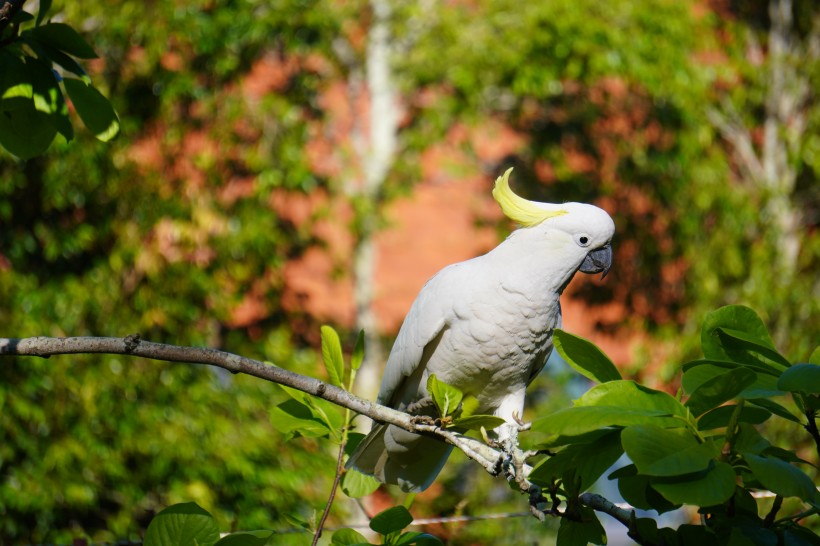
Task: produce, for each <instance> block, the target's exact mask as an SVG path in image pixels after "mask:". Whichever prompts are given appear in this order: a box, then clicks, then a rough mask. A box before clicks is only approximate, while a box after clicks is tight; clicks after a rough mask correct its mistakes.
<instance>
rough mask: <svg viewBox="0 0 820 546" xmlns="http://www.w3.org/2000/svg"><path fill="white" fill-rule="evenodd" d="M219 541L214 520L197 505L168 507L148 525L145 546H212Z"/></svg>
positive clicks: (188, 504)
mask: <svg viewBox="0 0 820 546" xmlns="http://www.w3.org/2000/svg"><path fill="white" fill-rule="evenodd" d="M217 540H219V528H218V527H217V525H216V521H214V518H213V516H211V514H209V513H208V512H207V511H206V510H204V509H202V508H200V507H199V506H198V505H197V504H196V503H193V502H186V503H182V504H174V505H173V506H169V507H168V508H166V509H165V510H163V511H162V512H160V513H159V514H157V515H156V516H155V517H154V519H152V520H151V523H150V524H149V525H148V530H147V531H146V532H145V539H144V542H143V544H145V546H209V545H211V544H214V543H216V541H217Z"/></svg>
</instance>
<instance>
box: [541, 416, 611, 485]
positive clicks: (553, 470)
mask: <svg viewBox="0 0 820 546" xmlns="http://www.w3.org/2000/svg"><path fill="white" fill-rule="evenodd" d="M623 452H624V450H623V448H622V447H621V442H620V431H618V430H614V431H611V432H608V433H607V434H605V435H603V436H600V437H598V438H597V439H595V440H594V441H592V442H590V443H588V444H574V445H571V446H568V447H567V448H565V449H563V450H561V451H559V452H558V453H557V454H555V455H554V456H552V457H549V458H546V459H544V460H543V461H541V462H540V463H538V464H537V465H536V466H535V467H534V468H533V469H532V471H531V472H530V475H529V480H530V481H532V482H533V483H535V484H537V485H540V486H542V487H548V486H549V485H550V484H551V483H552V481H553V479H554V478H559V477H560V476H561V475H562V474H563V473H564V472H565V471H566V470H569V469H570V468H573V469H575V475H576V477H580V479H581V486H580V490H581V491H586V490H587V489H589V488H590V487H592V485H593V484H594V483H595V482H596V481H597V480H598V478H600V477H601V475H602V474H603V473H604V472H606V470H607V469H608V468H609V467H611V466H612V465H613V464H615V462H616V461H617V460H618V458H620V456H621V455H623Z"/></svg>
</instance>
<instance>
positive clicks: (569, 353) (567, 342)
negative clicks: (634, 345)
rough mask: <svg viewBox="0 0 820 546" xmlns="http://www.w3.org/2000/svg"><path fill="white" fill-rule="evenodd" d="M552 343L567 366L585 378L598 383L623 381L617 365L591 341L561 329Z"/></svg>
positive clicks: (554, 336)
mask: <svg viewBox="0 0 820 546" xmlns="http://www.w3.org/2000/svg"><path fill="white" fill-rule="evenodd" d="M552 341H553V344H554V345H555V349H556V350H557V351H558V353H559V354H560V355H561V356H562V357H563V358H564V360H565V361H566V362H567V364H569V365H570V366H572V367H573V368H574V369H575V370H576V371H577V372H578V373H580V374H581V375H583V376H584V377H586V378H588V379H591V380H592V381H597V382H598V383H606V382H607V381H617V380H619V379H621V374H620V372H618V368H616V367H615V364H613V363H612V361H611V360H610V359H609V357H607V356H606V355H605V354H604V353H603V352H602V351H601V349H599V348H598V347H597V346H595V344H593V343H592V342H591V341H588V340H586V339H584V338H582V337H579V336H576V335H573V334H570V333H569V332H565V331H564V330H560V329H558V330H555V332H554V333H553V337H552Z"/></svg>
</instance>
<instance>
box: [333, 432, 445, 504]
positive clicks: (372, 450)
mask: <svg viewBox="0 0 820 546" xmlns="http://www.w3.org/2000/svg"><path fill="white" fill-rule="evenodd" d="M452 449H453V446H451V445H449V444H445V443H444V442H441V441H439V440H436V439H435V438H428V437H426V436H419V435H418V434H413V433H412V432H407V431H405V430H403V429H400V428H398V427H395V426H393V425H385V424H375V425H373V429H372V430H371V431H370V434H368V435H367V437H365V438H364V439H363V440H362V441H361V443H360V444H359V445H358V447H357V448H356V451H354V452H353V455H351V456H350V459H349V460H348V461H347V465H346V466H347V468H355V469H356V470H358V471H359V472H361V473H363V474H368V475H370V476H373V477H375V478H376V479H377V480H379V481H380V482H382V483H389V484H393V485H398V486H399V487H400V488H401V489H402V490H403V491H408V492H412V493H417V492H419V491H424V490H425V489H427V488H428V487H429V486H430V484H431V483H433V480H435V479H436V476H438V473H439V472H441V469H442V467H443V466H444V463H445V462H447V457H449V455H450V452H451V451H452Z"/></svg>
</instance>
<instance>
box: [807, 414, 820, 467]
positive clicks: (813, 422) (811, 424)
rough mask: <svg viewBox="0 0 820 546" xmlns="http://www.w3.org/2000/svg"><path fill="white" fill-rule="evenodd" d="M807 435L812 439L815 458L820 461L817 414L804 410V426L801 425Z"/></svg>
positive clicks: (819, 436) (819, 435) (819, 432)
mask: <svg viewBox="0 0 820 546" xmlns="http://www.w3.org/2000/svg"><path fill="white" fill-rule="evenodd" d="M803 428H805V429H806V430H807V431H808V433H809V435H810V436H811V437H812V439H814V445H815V447H816V448H817V457H818V459H820V431H818V430H817V412H816V411H814V410H806V424H805V425H803Z"/></svg>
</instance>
